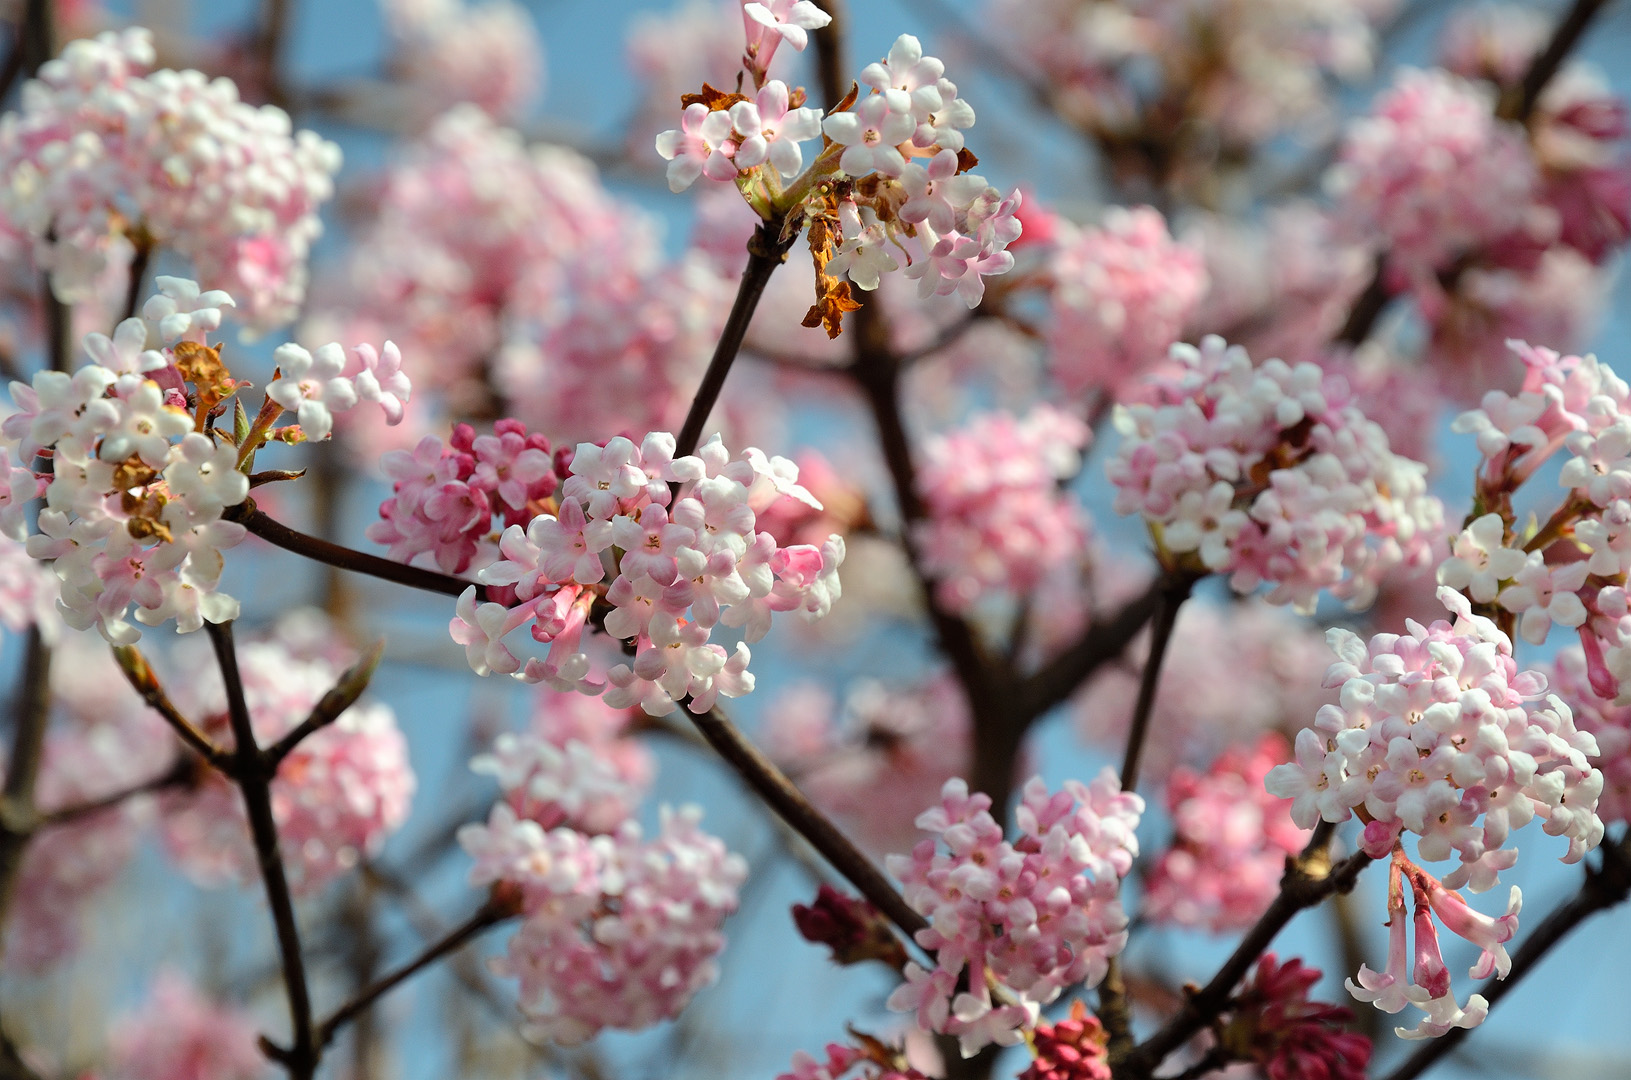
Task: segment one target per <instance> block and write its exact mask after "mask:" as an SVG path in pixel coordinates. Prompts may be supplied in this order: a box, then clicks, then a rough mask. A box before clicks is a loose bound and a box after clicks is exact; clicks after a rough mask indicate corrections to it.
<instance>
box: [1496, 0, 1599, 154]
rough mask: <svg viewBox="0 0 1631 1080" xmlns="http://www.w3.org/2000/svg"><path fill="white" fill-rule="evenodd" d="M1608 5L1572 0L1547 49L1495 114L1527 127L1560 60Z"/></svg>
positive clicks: (1565, 57)
mask: <svg viewBox="0 0 1631 1080" xmlns="http://www.w3.org/2000/svg"><path fill="white" fill-rule="evenodd" d="M1607 5H1608V0H1574V4H1573V5H1572V6H1571V7H1570V8H1569V10H1568V13H1567V14H1566V15H1564V16H1563V18H1562V19H1561V20H1560V21H1559V22H1558V24H1557V26H1556V27H1555V28H1554V29H1553V30H1552V36H1551V39H1550V40H1549V41H1547V42H1546V47H1545V48H1543V49H1541V51H1540V52H1539V53H1538V54H1537V55H1536V56H1535V58H1534V60H1533V61H1531V62H1530V64H1529V70H1527V71H1525V72H1524V73H1523V78H1522V79H1521V80H1519V82H1518V84H1517V86H1516V87H1514V88H1513V89H1512V91H1511V92H1509V93H1508V94H1507V95H1506V96H1505V98H1504V99H1503V101H1502V102H1501V107H1500V108H1499V109H1498V110H1497V113H1496V115H1498V116H1500V117H1501V118H1502V119H1505V120H1513V121H1516V122H1517V123H1520V124H1527V123H1528V122H1529V119H1530V117H1532V116H1533V115H1534V113H1535V106H1536V105H1538V104H1539V103H1540V96H1541V94H1543V93H1545V91H1546V87H1547V86H1548V85H1549V84H1550V83H1551V81H1552V77H1553V76H1555V75H1556V74H1557V73H1558V71H1559V70H1560V69H1561V68H1562V67H1563V61H1564V60H1566V59H1568V56H1569V53H1570V52H1572V51H1573V50H1574V47H1575V46H1576V45H1577V44H1579V42H1580V38H1581V37H1582V36H1583V35H1584V34H1585V32H1586V28H1587V27H1589V26H1590V25H1591V21H1592V20H1593V19H1595V18H1596V17H1597V13H1598V12H1599V11H1601V10H1602V9H1603V8H1604V7H1606V6H1607Z"/></svg>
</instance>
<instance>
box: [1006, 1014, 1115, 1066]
mask: <svg viewBox="0 0 1631 1080" xmlns="http://www.w3.org/2000/svg"><path fill="white" fill-rule="evenodd" d="M1109 1041H1110V1035H1109V1032H1107V1031H1105V1030H1104V1025H1103V1024H1101V1023H1099V1019H1098V1017H1096V1016H1092V1015H1090V1014H1089V1013H1088V1011H1087V1006H1086V1005H1084V1004H1082V1001H1081V999H1080V998H1077V999H1076V1000H1075V1001H1073V1002H1071V1003H1070V1015H1069V1016H1068V1017H1066V1018H1065V1019H1063V1020H1059V1021H1057V1022H1056V1023H1052V1024H1038V1025H1036V1030H1035V1031H1034V1032H1032V1033H1031V1044H1032V1048H1033V1051H1034V1052H1035V1054H1036V1058H1035V1060H1033V1061H1032V1062H1031V1064H1030V1066H1029V1067H1028V1068H1027V1069H1026V1070H1025V1071H1024V1072H1022V1073H1020V1074H1019V1080H1111V1076H1112V1074H1111V1072H1110V1053H1109V1049H1108V1043H1109Z"/></svg>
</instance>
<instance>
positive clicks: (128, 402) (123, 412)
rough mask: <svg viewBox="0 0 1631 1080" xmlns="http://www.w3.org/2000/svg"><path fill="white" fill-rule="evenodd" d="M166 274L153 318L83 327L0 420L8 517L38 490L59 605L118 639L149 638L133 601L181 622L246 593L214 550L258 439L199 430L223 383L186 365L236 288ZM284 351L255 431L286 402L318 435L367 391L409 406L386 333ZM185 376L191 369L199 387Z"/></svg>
mask: <svg viewBox="0 0 1631 1080" xmlns="http://www.w3.org/2000/svg"><path fill="white" fill-rule="evenodd" d="M158 284H159V288H160V290H161V291H160V293H159V294H158V295H156V296H154V297H153V298H152V299H150V300H149V301H148V303H147V305H146V306H145V307H144V308H143V314H144V318H132V319H126V320H124V321H123V322H121V323H120V324H119V325H118V327H117V328H115V330H114V333H113V336H112V337H111V338H110V337H108V336H106V335H104V334H99V333H92V334H88V335H86V337H85V341H84V347H85V352H86V353H87V354H88V355H89V357H90V359H91V361H92V363H90V364H87V365H85V366H83V367H81V368H80V369H79V370H78V371H76V372H74V373H73V374H72V375H69V374H67V373H65V372H59V371H41V372H38V373H36V374H35V376H34V379H33V383H32V385H24V384H23V383H20V382H14V383H12V384H11V396H12V400H13V401H14V402H15V404H16V407H17V411H16V412H13V413H12V414H11V415H9V416H7V417H6V418H5V420H4V422H3V423H0V446H3V447H4V448H5V449H7V450H9V451H11V452H12V453H14V454H15V456H16V459H15V462H14V463H12V464H9V465H0V468H4V469H5V470H6V477H7V481H6V487H5V488H4V494H3V496H0V527H3V528H5V529H6V530H13V529H16V528H18V527H19V526H20V524H21V514H22V512H23V507H24V505H25V504H26V503H27V501H28V500H30V499H32V498H33V497H34V496H35V495H36V494H38V493H40V492H41V491H43V493H44V495H45V506H44V508H43V509H41V511H40V514H39V522H38V531H37V532H36V533H35V534H34V535H32V536H29V537H28V541H27V543H28V553H29V554H30V555H32V556H33V557H34V558H36V559H41V560H54V562H53V563H52V569H53V570H54V571H55V573H56V576H57V578H58V579H59V581H60V582H61V598H60V601H59V608H60V610H61V612H62V616H63V619H64V620H65V621H66V622H67V623H68V624H69V625H70V626H72V627H74V628H75V629H78V630H85V629H89V628H90V627H92V626H95V627H96V628H97V629H98V630H99V631H100V632H101V633H102V635H103V636H104V637H106V638H107V639H108V640H109V641H111V642H114V643H115V644H129V643H131V642H134V641H135V640H137V639H138V638H139V637H141V632H140V631H139V630H138V629H137V628H136V627H134V626H132V625H131V624H130V622H129V621H128V620H127V618H126V617H127V615H128V614H129V613H130V609H131V606H132V605H135V607H136V619H137V620H138V621H140V622H142V623H145V624H147V625H149V626H157V625H160V624H162V623H165V622H168V621H171V620H174V621H175V623H176V628H177V629H178V630H179V631H181V632H182V633H187V632H190V631H193V630H197V629H198V628H199V627H201V626H202V625H203V624H204V622H205V621H206V620H208V621H209V622H214V623H219V622H225V621H228V620H230V619H234V618H236V617H237V614H238V601H237V600H235V599H234V598H232V597H231V596H229V595H227V594H226V593H224V592H222V591H220V588H219V586H220V580H221V572H222V568H223V565H224V563H223V557H222V554H221V552H222V550H223V549H225V548H230V547H232V546H234V545H235V544H237V543H238V542H239V541H240V540H242V539H243V537H244V527H243V526H242V525H240V524H237V523H236V522H231V521H225V520H223V519H222V514H223V512H224V511H225V510H226V508H227V507H229V506H235V505H237V504H238V503H241V502H243V500H244V497H245V496H246V495H247V494H248V493H249V477H248V476H247V475H246V473H245V470H244V466H245V465H246V464H247V463H249V462H250V461H252V460H253V451H254V449H255V447H254V446H249V445H246V446H242V447H240V446H238V445H236V443H235V442H234V441H232V439H231V438H229V437H228V436H227V434H226V432H224V431H222V430H220V429H212V430H209V431H206V430H205V425H204V421H205V419H206V417H205V416H203V415H202V413H204V412H205V411H206V410H207V403H206V404H200V403H199V398H200V395H202V394H203V393H204V391H205V390H206V389H208V390H210V391H217V390H219V389H220V387H218V386H211V387H208V388H206V387H204V386H203V385H201V381H203V380H206V379H208V378H211V377H212V376H211V375H210V373H209V370H208V365H204V366H203V367H202V368H199V369H194V368H187V371H188V372H189V373H187V374H184V373H183V367H184V366H186V365H187V364H191V363H199V360H198V358H199V357H200V356H201V355H205V354H209V355H210V356H211V357H212V362H213V363H214V365H215V366H216V367H219V356H218V352H217V351H215V350H210V349H209V348H208V346H207V343H206V342H207V335H208V334H209V333H211V332H213V331H215V330H216V329H218V328H219V326H220V323H221V309H222V308H224V307H231V306H232V304H233V301H232V298H231V297H230V296H228V295H227V294H226V293H224V292H220V291H211V292H204V293H201V292H200V291H199V289H198V286H197V285H196V284H195V283H194V282H191V281H187V280H184V279H180V278H167V277H161V278H159V279H158ZM149 344H155V345H157V347H156V348H149V347H148V346H149ZM184 354H185V355H184ZM276 356H277V358H278V360H279V362H280V364H281V365H282V377H281V378H279V379H275V380H273V382H272V384H271V385H270V386H269V387H268V388H267V396H268V398H269V399H270V400H271V401H272V402H273V403H274V405H273V406H272V407H271V408H270V410H269V411H268V410H262V418H263V420H264V424H263V426H260V427H257V428H255V429H254V431H255V434H256V436H257V437H260V438H266V437H270V436H271V435H272V434H273V433H272V432H271V430H270V428H271V424H272V423H273V422H275V421H276V419H277V418H278V416H279V415H280V414H281V409H280V408H279V406H283V407H289V408H291V409H292V410H293V411H296V413H297V415H298V416H299V419H300V421H301V425H302V427H304V428H306V429H307V430H306V432H305V433H304V434H305V436H306V437H311V438H320V437H322V435H323V434H326V433H327V427H328V425H329V424H330V423H331V412H332V411H335V410H341V409H346V408H350V407H351V406H352V405H355V404H356V403H357V402H358V400H371V401H373V402H375V403H377V404H379V405H380V406H381V407H382V408H384V409H385V411H386V414H387V416H388V417H389V416H393V415H394V416H395V417H396V418H398V419H400V417H401V415H402V414H401V408H402V404H401V403H402V401H404V400H405V399H406V398H407V396H408V392H409V387H408V383H407V380H406V378H405V377H404V376H403V375H402V373H401V371H400V368H399V361H400V357H399V356H398V355H397V353H396V350H395V349H394V348H393V347H392V346H391V345H389V344H387V345H386V347H385V355H384V356H383V357H382V356H381V355H380V354H379V353H377V352H375V350H374V349H373V348H372V347H371V346H366V345H364V346H359V347H357V348H356V349H354V350H353V351H352V354H351V356H350V357H349V358H347V356H346V353H345V351H344V350H343V349H342V348H341V347H340V346H339V345H334V344H331V345H326V346H324V347H322V348H321V349H318V350H317V353H316V354H315V356H314V355H313V354H311V353H307V352H306V351H305V350H304V349H302V348H300V347H299V346H298V345H285V346H282V347H281V348H280V349H278V351H277V353H276ZM178 365H181V366H178ZM224 370H225V369H224V368H223V369H221V371H222V372H224ZM223 377H224V376H223ZM189 380H197V381H195V382H194V385H195V391H196V392H195V393H194V394H193V395H189V394H188V392H187V389H186V384H187V382H188V381H189ZM226 385H227V387H228V388H229V389H230V388H231V386H232V383H231V380H230V379H227V382H226ZM193 410H196V411H197V412H199V413H200V414H201V415H198V416H196V417H195V416H193V415H190V413H191V412H192V411H193ZM291 434H292V433H291ZM41 454H49V455H50V457H51V461H52V473H51V477H50V480H49V484H47V483H46V481H45V480H44V479H43V478H36V477H35V476H34V474H33V473H32V472H31V471H30V470H29V465H30V463H31V462H32V461H33V460H34V458H35V457H36V456H37V455H41ZM8 535H15V534H14V533H9V532H8Z"/></svg>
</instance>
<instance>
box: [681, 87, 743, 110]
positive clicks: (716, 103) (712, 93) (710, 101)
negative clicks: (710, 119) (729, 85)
mask: <svg viewBox="0 0 1631 1080" xmlns="http://www.w3.org/2000/svg"><path fill="white" fill-rule="evenodd" d="M747 100H748V98H747V96H746V95H745V94H733V93H730V92H729V91H727V90H720V89H719V88H718V87H714V86H710V85H709V84H707V83H703V84H702V93H700V94H681V95H680V108H682V109H689V108H690V107H691V106H693V105H706V106H708V111H709V112H724V111H725V110H726V109H729V108H730V107H731V106H732V105H735V104H736V103H737V102H738V101H747Z"/></svg>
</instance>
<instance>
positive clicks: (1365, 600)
mask: <svg viewBox="0 0 1631 1080" xmlns="http://www.w3.org/2000/svg"><path fill="white" fill-rule="evenodd" d="M1172 356H1173V360H1174V361H1175V362H1176V363H1177V364H1178V365H1179V367H1180V370H1179V372H1178V373H1177V374H1176V375H1175V376H1174V377H1173V378H1171V379H1165V380H1162V381H1161V383H1160V384H1159V385H1158V386H1157V387H1156V388H1155V391H1156V395H1155V396H1156V400H1155V402H1154V403H1152V404H1134V405H1130V406H1119V407H1118V408H1117V409H1116V412H1115V423H1116V428H1117V430H1118V431H1120V432H1121V433H1122V442H1121V445H1120V447H1119V449H1118V451H1117V454H1116V457H1115V459H1114V460H1112V461H1111V462H1110V463H1109V464H1108V466H1107V472H1108V474H1109V477H1110V481H1111V483H1113V484H1115V486H1116V488H1117V489H1118V490H1117V492H1116V499H1115V508H1116V510H1117V512H1118V513H1123V514H1126V513H1132V512H1135V511H1136V512H1138V513H1141V514H1143V515H1144V518H1145V520H1146V522H1147V523H1148V524H1149V527H1150V532H1151V534H1152V536H1153V537H1154V538H1155V541H1156V545H1157V547H1158V549H1159V550H1160V552H1161V553H1162V556H1163V558H1164V559H1165V560H1168V561H1169V562H1171V563H1173V564H1176V565H1177V566H1180V567H1183V568H1185V569H1190V570H1194V571H1208V572H1213V573H1227V574H1229V575H1231V580H1230V584H1231V585H1232V586H1233V587H1234V588H1235V589H1236V590H1237V591H1240V592H1249V591H1251V590H1253V589H1255V588H1257V587H1258V586H1259V585H1261V584H1265V583H1267V584H1268V585H1270V586H1272V588H1271V590H1270V592H1269V599H1270V600H1271V601H1273V602H1275V603H1287V602H1289V603H1291V604H1292V605H1293V606H1295V607H1296V608H1297V609H1298V610H1299V611H1304V612H1307V611H1312V610H1313V607H1314V603H1315V600H1316V598H1317V597H1318V595H1319V593H1320V591H1321V590H1322V589H1328V590H1330V592H1331V593H1332V594H1333V595H1335V596H1337V597H1339V598H1341V599H1343V600H1346V601H1347V602H1348V603H1349V604H1350V605H1351V606H1354V607H1364V606H1366V605H1368V604H1369V603H1370V602H1371V601H1372V600H1373V599H1374V598H1375V595H1376V589H1377V586H1378V585H1379V584H1380V583H1381V581H1382V579H1383V578H1384V577H1385V576H1386V575H1387V574H1388V573H1389V572H1390V571H1392V570H1393V569H1395V568H1396V567H1400V566H1420V565H1425V563H1426V562H1427V560H1428V559H1429V558H1430V557H1431V555H1432V543H1433V539H1434V536H1435V534H1436V533H1437V531H1438V530H1439V528H1440V527H1441V525H1442V518H1443V508H1442V506H1441V505H1440V503H1439V501H1438V500H1437V499H1436V498H1433V497H1431V496H1429V495H1428V494H1427V488H1426V471H1427V469H1426V466H1425V465H1422V464H1420V463H1418V462H1414V461H1410V460H1408V459H1406V458H1401V457H1399V456H1398V455H1397V454H1395V453H1393V452H1392V451H1391V450H1390V449H1389V448H1388V441H1387V436H1386V435H1385V434H1384V433H1383V431H1382V429H1381V428H1380V427H1379V426H1378V425H1377V424H1376V423H1375V422H1373V421H1371V420H1368V419H1367V418H1366V417H1365V416H1364V414H1363V413H1361V412H1360V411H1359V410H1358V408H1356V407H1355V406H1354V405H1353V404H1352V403H1351V402H1350V401H1349V400H1348V388H1347V386H1346V384H1345V383H1343V382H1342V381H1341V380H1339V379H1334V378H1330V377H1328V376H1327V375H1326V374H1325V372H1324V371H1322V370H1321V369H1320V368H1319V367H1318V366H1316V365H1314V364H1310V363H1302V364H1297V365H1296V366H1292V365H1290V364H1287V363H1285V362H1284V361H1281V360H1268V361H1265V362H1263V363H1261V364H1254V363H1253V362H1252V360H1251V358H1250V357H1249V356H1247V355H1246V352H1245V350H1244V349H1241V348H1239V347H1238V346H1236V347H1233V348H1229V347H1226V346H1225V345H1224V343H1223V340H1222V339H1221V338H1217V337H1208V338H1206V339H1205V340H1204V341H1203V342H1202V343H1201V347H1200V348H1199V349H1196V348H1193V347H1191V346H1188V345H1183V344H1179V345H1174V346H1173V349H1172Z"/></svg>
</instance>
